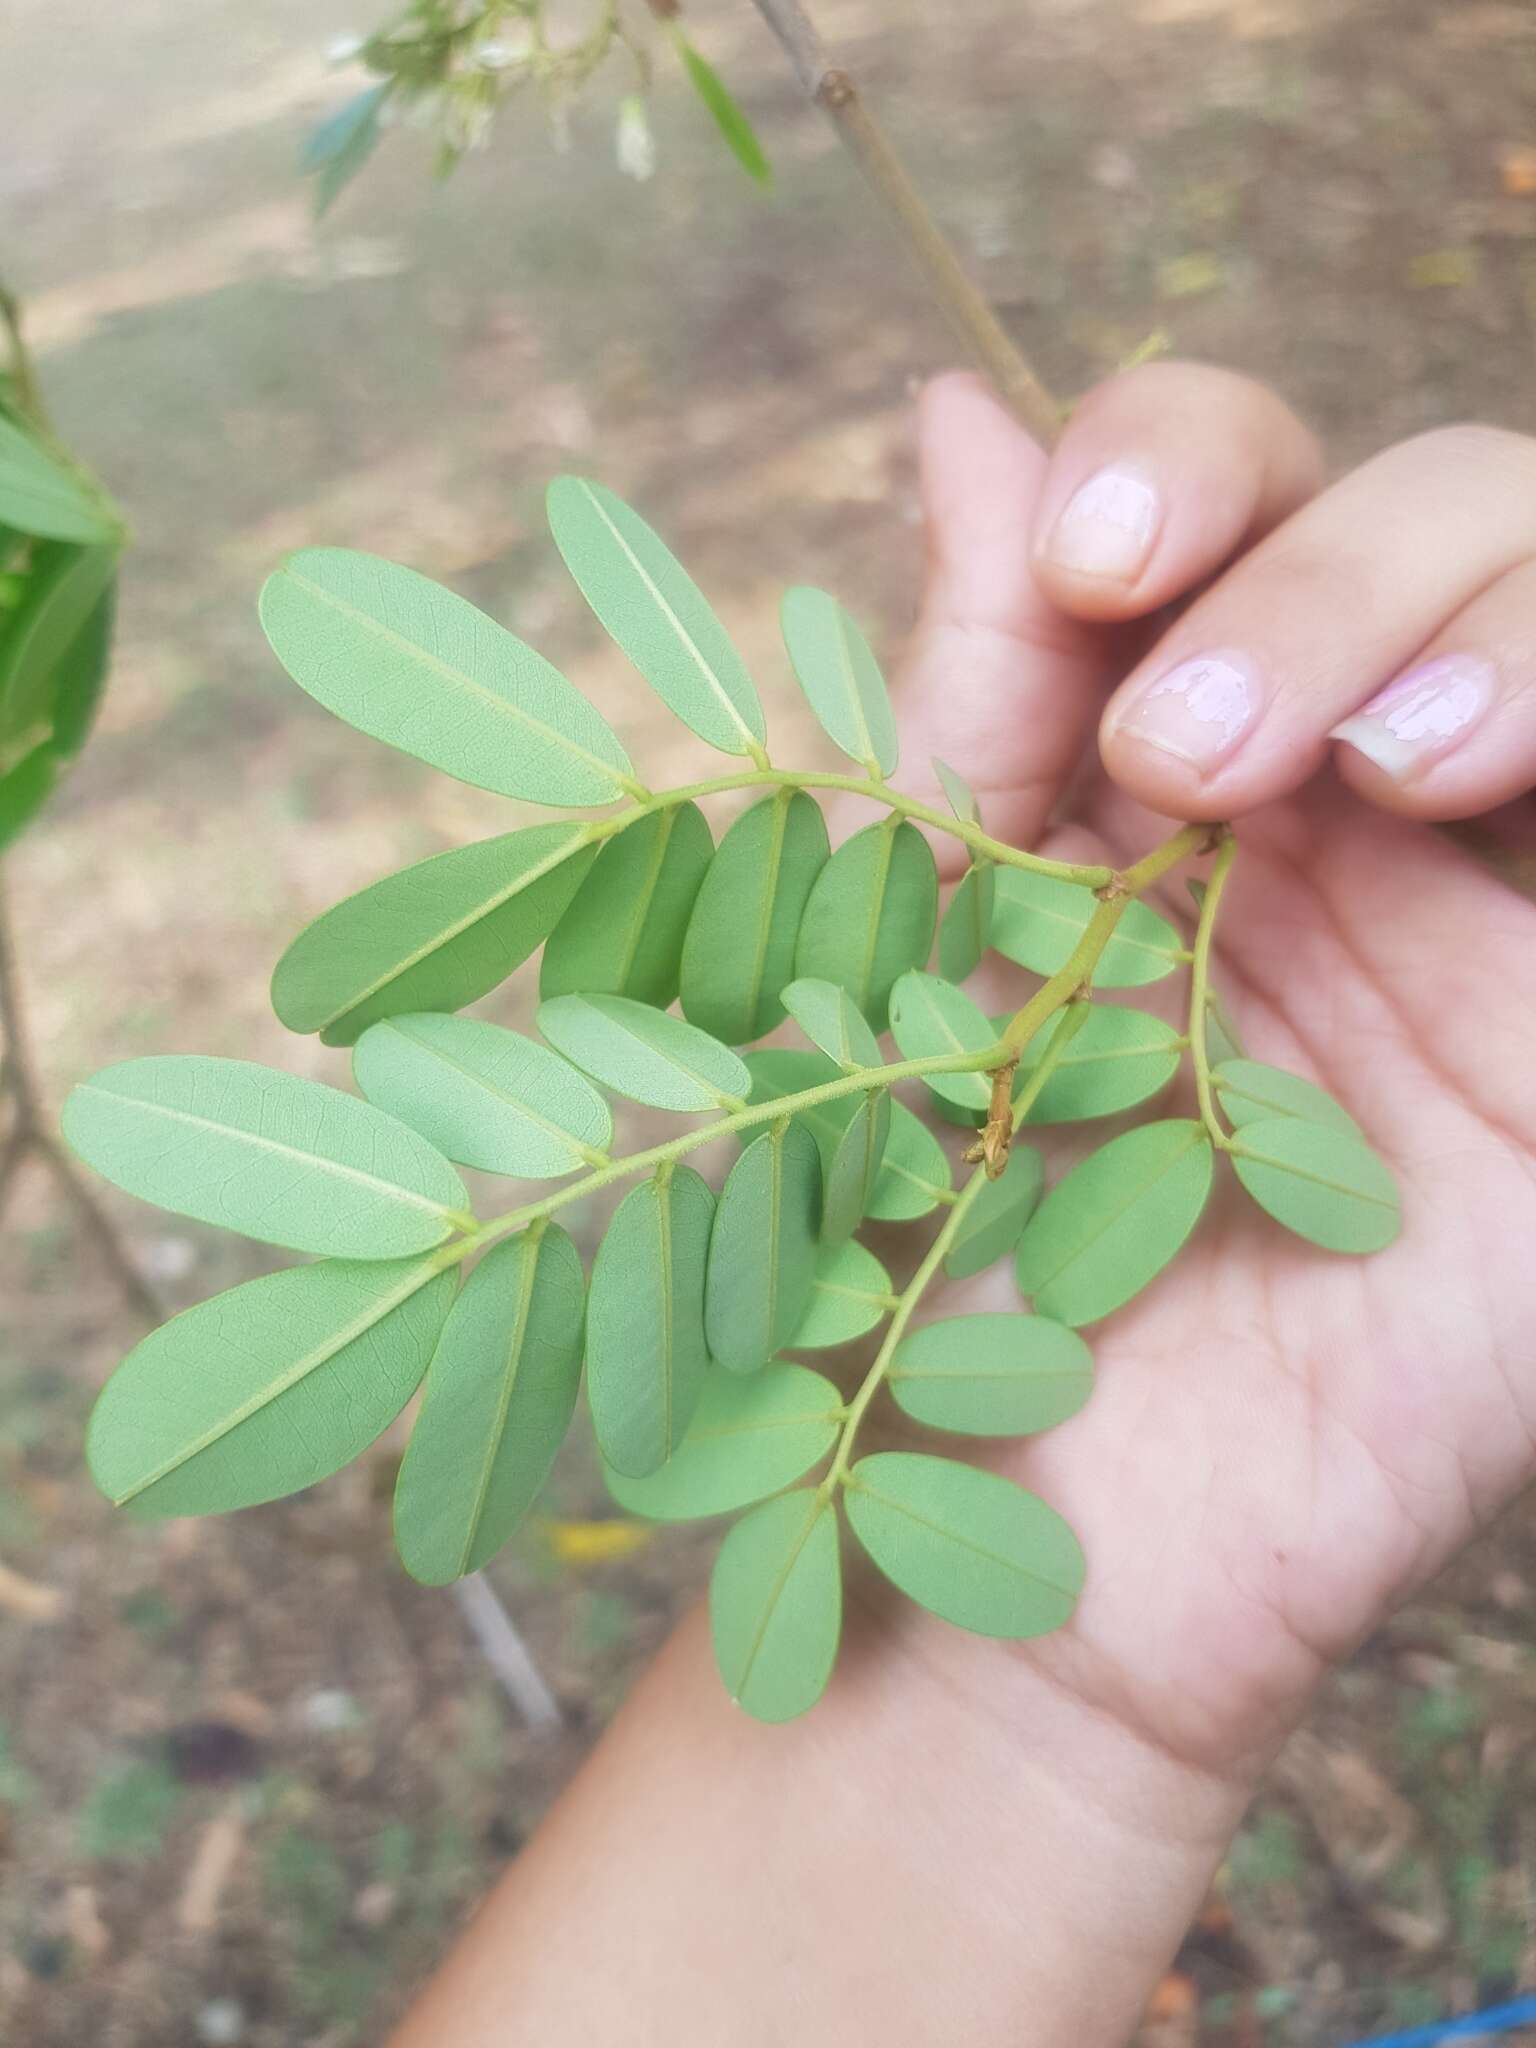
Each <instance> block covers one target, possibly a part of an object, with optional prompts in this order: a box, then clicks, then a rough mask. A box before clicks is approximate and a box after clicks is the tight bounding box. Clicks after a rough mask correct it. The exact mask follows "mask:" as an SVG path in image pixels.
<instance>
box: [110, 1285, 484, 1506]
mask: <svg viewBox="0 0 1536 2048" xmlns="http://www.w3.org/2000/svg"><path fill="white" fill-rule="evenodd" d="M457 1284H458V1276H457V1274H456V1273H454V1272H453V1271H451V1270H450V1271H447V1272H445V1271H444V1270H443V1269H442V1265H441V1262H440V1260H439V1259H437V1258H431V1257H429V1258H418V1259H402V1260H397V1261H393V1262H389V1263H383V1262H378V1261H372V1262H364V1261H362V1260H357V1259H327V1260H325V1261H323V1262H322V1263H321V1264H320V1265H318V1266H293V1267H290V1268H289V1269H288V1271H287V1272H283V1273H269V1274H267V1275H266V1277H265V1278H264V1279H261V1280H247V1281H246V1283H245V1285H244V1286H243V1287H232V1288H231V1289H230V1290H229V1292H228V1293H227V1294H217V1295H215V1296H214V1298H213V1299H212V1300H211V1301H205V1302H201V1303H199V1305H198V1306H197V1307H196V1308H189V1309H185V1310H183V1312H182V1313H181V1314H180V1315H179V1316H172V1318H171V1320H170V1321H169V1322H168V1323H166V1324H164V1325H163V1326H162V1327H161V1328H160V1329H158V1330H156V1331H154V1333H153V1334H152V1335H150V1336H148V1337H146V1338H145V1339H144V1341H143V1343H142V1344H140V1345H138V1346H137V1347H136V1348H135V1349H134V1350H133V1351H131V1352H129V1354H128V1356H127V1358H125V1359H124V1360H123V1363H122V1364H121V1365H120V1366H119V1367H118V1369H117V1371H116V1372H115V1373H114V1374H113V1375H112V1377H111V1379H110V1380H108V1382H107V1384H106V1386H105V1387H104V1388H103V1390H102V1393H101V1396H100V1398H99V1399H98V1401H97V1403H96V1406H95V1408H94V1410H93V1411H92V1414H91V1421H90V1428H89V1430H88V1432H87V1436H86V1459H87V1462H88V1463H89V1465H90V1468H91V1477H92V1478H93V1479H94V1480H95V1482H96V1484H97V1486H99V1487H100V1489H101V1491H102V1492H103V1493H104V1494H105V1495H106V1496H107V1498H108V1499H109V1500H111V1501H114V1502H115V1503H116V1504H117V1505H118V1506H119V1507H121V1506H122V1505H123V1504H124V1503H125V1502H128V1501H132V1502H133V1503H134V1507H135V1511H136V1512H137V1513H140V1514H144V1515H153V1516H162V1515H210V1514H220V1513H222V1512H224V1511H225V1510H226V1509H229V1508H247V1507H254V1506H255V1505H256V1504H257V1503H258V1502H260V1501H266V1500H281V1499H282V1498H283V1496H284V1495H285V1494H290V1493H298V1492H299V1491H300V1490H301V1489H302V1488H303V1487H306V1486H313V1485H314V1484H315V1482H316V1481H317V1480H320V1479H325V1478H327V1477H328V1476H329V1475H330V1474H331V1473H332V1472H338V1471H340V1469H341V1467H342V1466H343V1465H345V1464H348V1463H349V1462H350V1461H351V1460H352V1459H353V1458H355V1457H356V1456H357V1455H358V1453H359V1452H361V1451H363V1450H366V1448H367V1447H368V1445H369V1444H371V1443H372V1442H373V1440H374V1438H375V1437H376V1436H378V1435H379V1433H380V1432H381V1431H382V1430H384V1429H387V1428H388V1427H389V1425H390V1423H391V1422H393V1421H394V1419H395V1417H396V1416H397V1415H398V1414H399V1413H400V1410H401V1409H402V1408H403V1407H404V1406H405V1404H406V1402H407V1401H408V1400H409V1399H410V1398H411V1396H412V1394H414V1393H415V1391H416V1388H417V1386H418V1385H419V1384H420V1381H421V1376H422V1374H423V1373H424V1372H425V1371H426V1369H427V1361H428V1359H429V1358H430V1357H431V1356H432V1351H433V1347H434V1346H435V1344H436V1343H437V1339H438V1333H439V1332H440V1331H441V1329H442V1327H443V1322H444V1319H445V1318H446V1316H447V1314H448V1308H449V1304H450V1303H451V1302H452V1300H453V1292H454V1288H455V1287H456V1286H457Z"/></svg>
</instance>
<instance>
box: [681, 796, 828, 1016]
mask: <svg viewBox="0 0 1536 2048" xmlns="http://www.w3.org/2000/svg"><path fill="white" fill-rule="evenodd" d="M826 860H827V827H826V822H825V820H824V819H823V817H822V815H821V807H820V805H819V804H817V803H815V802H813V801H812V799H811V798H810V797H808V796H807V795H806V794H805V792H804V790H800V789H797V790H780V791H778V792H777V793H776V794H775V795H773V796H768V797H764V798H763V799H762V800H761V802H759V803H755V804H753V805H752V807H751V809H750V810H746V811H743V812H742V814H741V816H740V817H739V818H738V819H737V820H736V821H735V823H734V824H733V825H732V826H731V828H730V830H729V831H728V832H727V833H726V835H725V837H724V838H723V839H722V840H721V842H720V846H719V850H718V851H717V853H716V854H715V857H714V859H713V861H711V863H710V867H709V873H708V874H707V875H706V876H705V877H704V885H703V887H702V888H701V889H700V890H699V895H698V901H697V902H696V903H695V904H694V907H693V916H692V917H691V918H690V919H689V923H688V936H687V937H686V938H685V939H684V941H683V965H682V998H683V1014H684V1016H686V1017H687V1018H688V1019H689V1021H690V1022H691V1023H694V1024H697V1025H698V1026H699V1028H700V1029H701V1030H703V1031H708V1032H709V1033H710V1034H711V1035H712V1036H713V1037H715V1038H719V1039H723V1040H724V1041H725V1043H726V1044H727V1045H746V1044H748V1043H749V1042H750V1041H751V1040H752V1039H754V1038H761V1037H762V1036H763V1034H764V1032H766V1031H771V1030H772V1029H773V1027H774V1025H775V1024H777V1023H778V1022H779V1020H780V1018H781V1017H782V1016H783V1015H784V1005H783V1003H782V1002H781V1001H780V995H781V992H782V991H783V989H784V988H785V987H786V986H787V985H788V984H789V983H790V982H791V981H793V980H794V978H795V972H796V969H795V941H796V938H797V937H798V935H799V931H800V920H801V918H802V916H803V915H804V913H805V908H806V899H807V897H809V896H810V894H811V890H812V886H813V884H814V883H815V880H816V877H817V876H818V875H819V874H820V873H821V872H822V870H823V868H824V867H825V865H826ZM804 971H806V972H811V971H812V970H810V969H806V970H804Z"/></svg>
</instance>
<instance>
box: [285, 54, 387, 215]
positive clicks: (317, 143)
mask: <svg viewBox="0 0 1536 2048" xmlns="http://www.w3.org/2000/svg"><path fill="white" fill-rule="evenodd" d="M394 83H395V82H394V80H393V79H392V78H389V79H385V80H384V82H383V83H382V84H381V85H374V86H370V87H369V88H368V90H367V91H366V92H360V93H358V95H357V96H356V98H355V99H350V100H348V101H347V102H346V104H345V105H344V106H341V107H338V108H337V109H336V111H335V113H334V114H331V115H328V116H327V118H326V119H325V120H323V121H322V122H321V123H320V125H319V127H318V128H316V129H315V130H314V132H313V134H311V136H310V138H309V140H308V142H306V143H305V145H304V154H303V155H302V157H301V158H300V159H299V168H300V170H301V171H304V172H305V173H307V174H311V175H313V177H314V180H315V218H316V220H319V219H320V217H321V215H322V214H324V213H327V212H329V210H330V208H331V207H332V206H333V205H334V204H335V202H336V200H337V199H338V198H339V197H340V195H341V193H342V192H343V191H344V190H345V188H346V187H347V186H348V185H350V184H351V182H352V180H353V179H354V178H355V177H356V176H357V174H358V172H359V171H360V170H361V169H362V168H363V165H364V164H365V163H367V161H368V159H369V157H371V156H372V155H373V152H374V151H375V150H376V149H377V148H378V146H379V113H380V110H381V109H382V107H383V105H384V102H385V101H386V100H387V99H388V98H389V95H390V93H391V92H392V91H393V90H394Z"/></svg>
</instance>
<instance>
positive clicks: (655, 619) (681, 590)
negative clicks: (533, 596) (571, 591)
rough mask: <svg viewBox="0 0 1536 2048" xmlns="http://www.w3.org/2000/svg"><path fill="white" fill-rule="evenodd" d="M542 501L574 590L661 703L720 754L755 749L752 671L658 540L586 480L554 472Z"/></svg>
mask: <svg viewBox="0 0 1536 2048" xmlns="http://www.w3.org/2000/svg"><path fill="white" fill-rule="evenodd" d="M546 503H547V509H548V513H549V529H550V532H551V533H552V534H553V535H554V537H555V546H556V547H557V548H558V549H559V550H560V553H561V555H562V557H563V558H564V561H565V566H566V567H567V569H569V570H570V572H571V574H572V576H573V577H574V578H575V579H576V583H577V586H578V588H579V589H580V591H581V594H582V596H583V597H584V598H585V599H586V600H587V603H588V604H589V605H590V606H591V607H592V609H593V611H594V612H596V614H597V616H598V618H599V620H600V621H601V623H602V624H603V626H604V627H605V628H606V629H607V631H608V633H609V635H610V636H611V638H612V639H614V640H615V641H617V643H618V645H619V646H620V647H621V648H623V650H624V652H625V653H626V654H627V655H628V656H629V658H630V660H631V661H632V662H633V663H634V665H635V667H636V668H637V669H639V671H640V673H641V675H643V676H644V677H645V680H646V681H647V682H648V683H649V684H650V686H651V688H652V689H653V690H654V691H655V692H656V694H657V696H658V697H660V698H661V700H662V702H663V703H664V704H665V705H667V706H668V708H669V709H670V710H672V711H674V712H675V713H676V714H677V716H678V717H679V718H680V719H681V720H682V721H683V723H684V725H686V726H688V727H689V728H690V729H691V730H692V731H694V732H696V733H697V734H698V736H699V738H700V739H701V740H707V741H708V742H709V744H710V745H711V746H712V747H718V748H719V749H720V751H721V752H722V753H723V754H748V755H752V754H759V755H760V753H761V749H762V744H763V739H764V736H765V734H766V730H767V728H766V727H765V726H764V724H763V707H762V705H761V704H760V703H759V702H758V699H757V691H756V690H755V689H754V688H753V686H752V678H751V677H750V676H749V675H748V674H747V671H746V667H745V664H744V663H743V661H742V659H741V656H740V655H739V654H738V653H737V652H736V649H735V648H734V647H733V646H732V645H731V642H730V639H729V637H728V635H727V633H726V630H725V628H724V626H722V625H721V623H720V621H719V620H718V619H717V618H716V617H715V615H714V613H713V612H712V611H711V610H710V607H709V605H708V603H707V602H706V600H705V598H704V595H703V593H702V592H701V591H700V589H699V587H698V585H697V584H696V583H695V582H694V580H693V578H692V577H691V576H690V575H689V574H688V573H687V571H686V570H685V569H684V568H683V566H682V564H681V563H680V562H679V561H678V560H677V559H676V557H675V556H674V555H673V553H672V551H671V550H670V549H669V548H668V547H667V545H666V543H665V542H664V541H663V540H662V539H661V538H660V536H659V535H657V534H655V533H653V532H652V531H651V529H650V527H649V526H647V525H646V523H645V521H644V520H643V519H642V518H641V517H640V515H639V513H638V512H634V511H632V510H631V509H630V507H629V506H628V505H626V504H625V503H624V501H623V499H622V498H618V497H615V496H614V494H613V492H612V491H610V490H607V489H605V488H604V486H603V485H602V484H595V483H589V482H588V481H587V480H586V479H585V478H584V477H576V476H560V477H556V478H555V481H554V482H553V483H552V484H551V485H550V487H549V496H548V499H547V501H546Z"/></svg>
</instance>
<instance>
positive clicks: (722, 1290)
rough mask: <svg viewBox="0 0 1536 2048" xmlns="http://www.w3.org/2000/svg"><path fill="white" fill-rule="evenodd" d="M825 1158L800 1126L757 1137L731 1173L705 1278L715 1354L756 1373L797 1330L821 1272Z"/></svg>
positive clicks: (709, 1330) (707, 1328)
mask: <svg viewBox="0 0 1536 2048" xmlns="http://www.w3.org/2000/svg"><path fill="white" fill-rule="evenodd" d="M820 1226H821V1160H820V1157H819V1155H818V1153H817V1150H816V1140H815V1139H814V1138H813V1137H812V1136H811V1134H810V1132H809V1131H807V1130H805V1129H804V1128H803V1127H802V1126H801V1125H799V1124H797V1123H791V1124H789V1125H788V1126H787V1127H786V1128H784V1129H782V1130H772V1131H764V1132H763V1134H762V1136H761V1137H758V1138H754V1139H753V1141H752V1143H751V1144H750V1145H749V1146H748V1147H747V1149H746V1151H745V1152H743V1153H742V1155H741V1157H740V1158H739V1159H738V1160H737V1162H736V1164H735V1165H734V1166H733V1167H732V1168H731V1170H730V1172H729V1173H728V1174H727V1175H726V1179H725V1186H724V1187H723V1188H722V1189H721V1190H720V1202H719V1206H718V1208H717V1209H716V1211H715V1227H714V1232H713V1235H712V1236H711V1238H710V1244H709V1272H708V1275H707V1276H706V1279H705V1283H704V1328H705V1331H706V1332H707V1334H708V1337H709V1348H710V1352H711V1354H712V1356H714V1357H715V1358H718V1359H719V1361H720V1363H721V1364H722V1365H723V1366H725V1367H726V1368H727V1369H728V1370H729V1371H731V1372H757V1371H758V1370H759V1369H760V1368H761V1367H762V1366H765V1365H766V1364H767V1363H768V1361H769V1359H770V1358H772V1356H773V1354H774V1353H775V1352H776V1351H778V1350H780V1349H781V1348H782V1347H783V1346H784V1345H785V1344H787V1343H788V1342H789V1340H790V1338H791V1337H793V1335H794V1334H795V1330H796V1327H797V1326H798V1324H799V1322H800V1319H801V1317H802V1316H803V1315H804V1314H805V1309H806V1304H807V1303H808V1302H809V1300H810V1298H811V1284H812V1282H813V1281H814V1279H815V1277H816V1252H817V1232H818V1230H819V1229H820Z"/></svg>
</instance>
